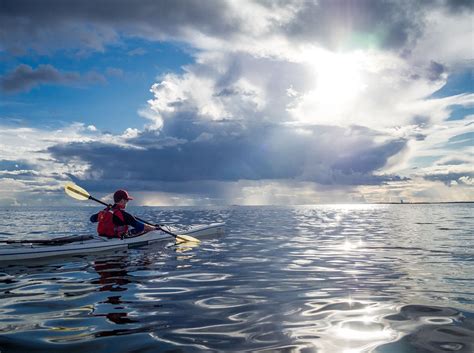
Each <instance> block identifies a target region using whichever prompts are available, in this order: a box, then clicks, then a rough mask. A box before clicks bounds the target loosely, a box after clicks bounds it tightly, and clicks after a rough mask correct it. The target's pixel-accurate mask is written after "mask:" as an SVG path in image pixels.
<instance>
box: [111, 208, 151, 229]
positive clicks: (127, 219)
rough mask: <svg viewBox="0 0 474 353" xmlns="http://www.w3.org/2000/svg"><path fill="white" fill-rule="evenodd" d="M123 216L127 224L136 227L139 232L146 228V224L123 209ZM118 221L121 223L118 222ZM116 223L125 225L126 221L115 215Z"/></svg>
mask: <svg viewBox="0 0 474 353" xmlns="http://www.w3.org/2000/svg"><path fill="white" fill-rule="evenodd" d="M122 214H123V218H124V220H125V224H126V225H128V226H132V227H133V228H135V230H136V231H137V232H142V231H143V230H144V229H145V225H144V224H143V223H142V222H138V221H137V220H136V219H135V217H133V216H132V215H131V214H130V213H128V212H125V211H122ZM117 221H118V222H119V223H117ZM114 223H115V224H118V225H123V224H124V222H122V220H121V219H120V218H118V217H117V216H115V215H114Z"/></svg>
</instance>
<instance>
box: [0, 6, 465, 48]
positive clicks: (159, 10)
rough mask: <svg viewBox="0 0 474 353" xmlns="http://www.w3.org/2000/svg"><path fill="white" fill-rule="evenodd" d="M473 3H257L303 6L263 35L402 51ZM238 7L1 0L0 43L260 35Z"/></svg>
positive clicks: (94, 43) (100, 43) (76, 44)
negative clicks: (429, 22) (427, 23)
mask: <svg viewBox="0 0 474 353" xmlns="http://www.w3.org/2000/svg"><path fill="white" fill-rule="evenodd" d="M469 2H470V1H422V2H416V1H391V0H385V1H382V0H359V1H353V0H321V1H302V2H300V1H294V2H289V1H280V2H275V1H256V3H258V4H260V5H261V6H264V7H265V8H266V9H267V13H272V12H274V11H276V10H279V9H282V8H286V9H287V10H288V12H289V13H291V12H292V11H294V9H295V8H296V14H292V15H291V16H293V15H294V17H292V18H290V19H283V20H282V21H276V20H269V22H268V23H267V27H266V29H265V30H264V31H263V32H262V33H263V35H266V34H282V35H284V36H287V37H289V38H290V39H292V40H302V41H308V42H311V43H314V42H315V40H316V41H317V42H319V43H320V44H323V45H325V46H328V47H330V48H334V47H335V46H337V45H338V44H341V41H345V42H350V43H349V44H353V45H363V46H364V45H367V43H366V42H367V40H369V41H370V40H372V39H374V40H376V41H377V42H378V43H376V44H377V45H381V46H382V47H385V48H397V49H398V48H401V47H403V46H404V45H406V44H410V43H411V42H413V41H414V40H416V38H417V37H418V36H419V35H420V33H421V31H422V29H423V19H424V15H425V14H426V9H429V8H432V7H435V6H438V7H439V6H446V7H447V8H448V9H449V10H450V11H456V12H460V11H469V10H472V5H470V4H469ZM245 6H246V4H242V8H244V7H245ZM238 11H239V8H238V7H235V6H233V5H231V4H230V3H229V2H226V1H219V0H207V1H199V0H162V1H154V0H142V1H136V2H131V1H128V0H83V1H62V0H42V1H35V0H0V48H1V47H3V48H4V49H7V50H9V51H10V52H12V53H16V54H21V53H24V52H26V50H28V49H34V50H37V51H39V52H44V51H48V49H51V48H52V49H59V48H71V49H77V48H80V49H81V50H82V49H84V48H85V49H93V50H104V47H105V46H106V45H107V44H109V43H113V42H118V41H119V40H120V36H121V35H124V36H139V37H142V38H146V39H151V40H163V39H167V38H174V39H178V40H185V41H192V39H191V38H190V37H189V35H190V33H191V32H194V33H200V34H204V35H205V36H208V37H213V38H220V39H224V40H226V41H232V40H233V39H234V38H238V37H239V36H240V35H241V34H242V33H247V34H249V35H253V33H249V32H248V27H249V25H248V22H250V19H249V18H248V15H247V14H246V12H244V11H243V12H242V13H238ZM255 20H259V19H255ZM256 35H259V34H256ZM371 36H372V37H371ZM369 37H370V38H372V39H370V38H369ZM346 44H347V43H346Z"/></svg>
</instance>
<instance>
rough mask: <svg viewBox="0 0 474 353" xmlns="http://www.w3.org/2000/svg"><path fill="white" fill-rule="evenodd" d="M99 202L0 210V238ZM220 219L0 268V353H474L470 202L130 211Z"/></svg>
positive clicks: (66, 220) (158, 217)
mask: <svg viewBox="0 0 474 353" xmlns="http://www.w3.org/2000/svg"><path fill="white" fill-rule="evenodd" d="M95 210H96V209H94V208H89V207H87V208H74V209H73V208H71V209H46V208H45V209H17V208H9V209H7V208H2V209H0V238H1V239H13V238H15V239H21V238H33V237H34V238H45V237H54V236H63V235H73V234H87V233H91V232H93V231H94V226H93V225H92V224H90V223H88V217H89V215H90V214H92V213H93V212H94V211H95ZM131 211H133V212H134V213H135V214H136V215H138V216H139V217H142V218H144V219H149V220H153V221H156V222H163V221H167V222H175V223H176V224H183V225H186V224H194V223H210V222H217V221H223V222H226V224H227V227H226V234H225V235H224V236H219V237H215V238H210V239H206V240H205V241H203V242H202V243H201V244H200V245H199V246H195V247H189V246H185V245H175V244H173V243H172V242H170V243H168V244H162V245H157V246H148V247H145V248H140V249H130V250H127V251H122V252H107V253H101V254H97V255H90V256H75V257H67V258H57V259H52V260H49V261H45V262H41V263H36V262H35V263H29V262H25V261H24V262H22V263H21V264H5V263H3V264H2V263H0V351H1V352H2V353H6V352H16V353H18V352H67V353H74V352H81V353H84V352H94V353H102V352H113V353H119V352H325V353H338V352H341V353H360V352H375V353H405V352H406V353H415V352H417V353H420V352H421V353H424V352H465V353H472V352H474V234H473V228H474V227H473V225H474V222H473V217H474V212H473V211H474V207H473V205H471V204H443V205H352V206H351V205H321V206H298V207H227V208H175V209H173V208H150V207H143V208H140V207H137V208H132V209H131Z"/></svg>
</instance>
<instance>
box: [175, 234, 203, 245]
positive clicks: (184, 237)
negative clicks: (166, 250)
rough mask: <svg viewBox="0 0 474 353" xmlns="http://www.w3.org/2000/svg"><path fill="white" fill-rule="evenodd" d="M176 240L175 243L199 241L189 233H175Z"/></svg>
mask: <svg viewBox="0 0 474 353" xmlns="http://www.w3.org/2000/svg"><path fill="white" fill-rule="evenodd" d="M176 242H177V243H183V242H191V243H200V242H201V241H200V240H199V239H196V238H193V237H192V236H190V235H184V234H177V235H176Z"/></svg>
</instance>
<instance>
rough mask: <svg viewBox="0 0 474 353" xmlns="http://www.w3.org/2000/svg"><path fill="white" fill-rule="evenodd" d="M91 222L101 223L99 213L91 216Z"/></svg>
mask: <svg viewBox="0 0 474 353" xmlns="http://www.w3.org/2000/svg"><path fill="white" fill-rule="evenodd" d="M90 220H91V222H92V223H96V222H98V221H99V214H98V213H96V214H93V215H92V216H91V218H90Z"/></svg>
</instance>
